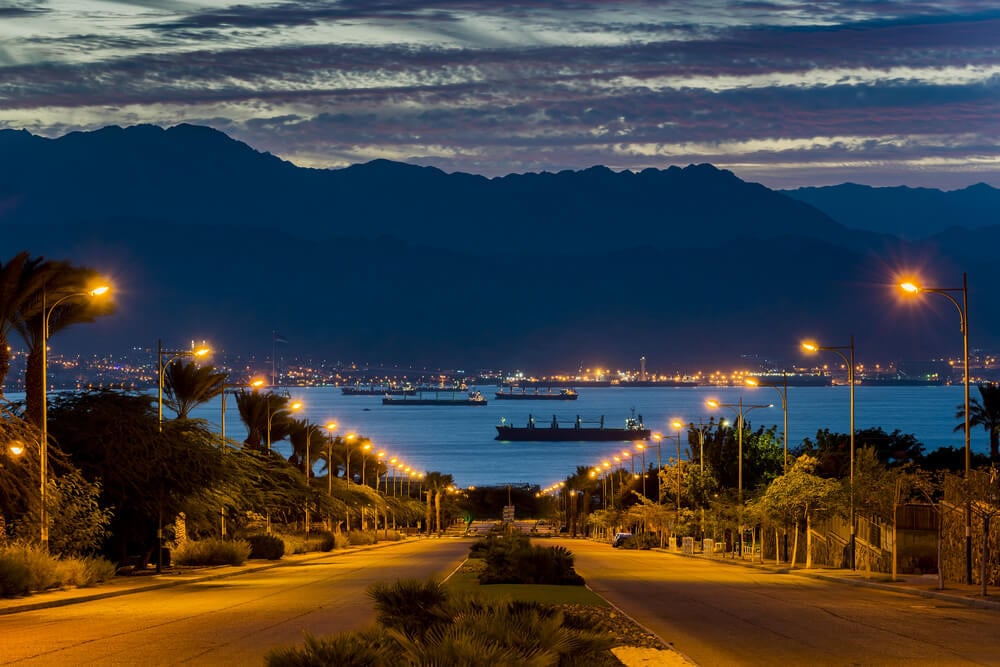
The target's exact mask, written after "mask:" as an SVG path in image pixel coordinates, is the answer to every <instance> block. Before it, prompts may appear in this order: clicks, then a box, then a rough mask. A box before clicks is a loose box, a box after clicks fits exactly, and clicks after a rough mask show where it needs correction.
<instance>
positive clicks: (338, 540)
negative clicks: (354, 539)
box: [333, 533, 351, 549]
mask: <svg viewBox="0 0 1000 667" xmlns="http://www.w3.org/2000/svg"><path fill="white" fill-rule="evenodd" d="M349 546H351V541H350V540H349V539H347V535H344V534H343V533H335V534H334V536H333V548H334V549H346V548H347V547H349Z"/></svg>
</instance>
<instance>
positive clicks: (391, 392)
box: [340, 385, 417, 396]
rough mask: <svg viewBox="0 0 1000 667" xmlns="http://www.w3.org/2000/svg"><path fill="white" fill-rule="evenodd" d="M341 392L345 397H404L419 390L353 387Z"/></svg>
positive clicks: (342, 389)
mask: <svg viewBox="0 0 1000 667" xmlns="http://www.w3.org/2000/svg"><path fill="white" fill-rule="evenodd" d="M340 392H341V393H342V394H343V395H344V396H402V395H404V394H405V395H409V396H412V395H413V394H415V393H417V390H416V389H414V388H413V387H378V386H374V387H372V386H368V387H365V386H360V385H353V386H350V387H341V388H340Z"/></svg>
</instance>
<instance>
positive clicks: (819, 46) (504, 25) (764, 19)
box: [0, 0, 1000, 190]
mask: <svg viewBox="0 0 1000 667" xmlns="http://www.w3.org/2000/svg"><path fill="white" fill-rule="evenodd" d="M139 123H152V124H156V125H161V126H164V127H169V126H172V125H175V124H178V123H194V124H199V125H207V126H210V127H213V128H216V129H218V130H221V131H223V132H225V133H226V134H228V135H229V136H231V137H233V138H235V139H238V140H240V141H244V142H246V143H248V144H249V145H251V146H253V147H254V148H256V149H257V150H261V151H268V152H270V153H273V154H275V155H277V156H279V157H281V158H284V159H286V160H289V161H291V162H293V163H295V164H297V165H300V166H308V167H344V166H347V165H349V164H353V163H359V162H367V161H369V160H373V159H376V158H388V159H392V160H399V161H404V162H409V163H412V164H421V165H430V166H435V167H438V168H440V169H443V170H445V171H447V172H455V171H462V172H468V173H475V174H483V175H486V176H502V175H506V174H509V173H524V172H537V171H560V170H564V169H574V170H576V169H585V168H587V167H590V166H593V165H605V166H607V167H610V168H611V169H614V170H640V169H644V168H648V167H655V168H666V167H667V166H670V165H679V166H685V165H688V164H696V163H704V162H708V163H711V164H714V165H716V166H717V167H720V168H723V169H730V170H732V171H733V172H735V173H736V175H737V176H739V177H740V178H743V179H744V180H749V181H756V182H759V183H763V184H764V185H767V186H769V187H772V188H791V187H799V186H805V185H829V184H836V183H842V182H847V181H850V182H855V183H865V184H869V185H876V186H884V185H910V186H926V187H936V188H941V189H946V190H950V189H956V188H962V187H965V186H968V185H972V184H974V183H978V182H985V183H988V184H991V185H993V186H996V187H1000V8H998V6H997V3H996V2H995V0H992V1H985V0H954V1H934V0H930V1H926V0H904V1H895V0H828V1H825V0H818V1H801V2H796V1H791V0H789V1H785V0H771V1H767V0H759V1H758V0H745V1H743V2H731V1H726V0H656V1H652V2H645V1H641V0H608V1H604V2H598V1H596V0H565V1H564V0H375V1H363V0H341V1H328V0H312V1H309V0H306V1H300V2H259V1H257V0H241V1H239V2H237V3H229V2H225V1H224V0H188V1H165V2H160V1H155V0H147V1H139V2H131V1H127V0H112V1H108V0H52V1H46V0H41V1H39V0H24V1H22V0H0V129H5V128H6V129H26V130H28V131H30V132H32V133H34V134H38V135H41V136H45V137H52V138H54V137H59V136H62V135H64V134H66V133H68V132H72V131H78V130H93V129H97V128H100V127H103V126H105V125H121V126H128V125H135V124H139Z"/></svg>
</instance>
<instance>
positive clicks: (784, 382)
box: [746, 371, 788, 475]
mask: <svg viewBox="0 0 1000 667" xmlns="http://www.w3.org/2000/svg"><path fill="white" fill-rule="evenodd" d="M746 384H747V386H748V387H772V388H773V389H774V390H775V391H777V392H778V394H779V395H780V396H781V414H782V417H783V418H784V429H785V430H784V441H785V464H784V467H783V468H782V470H783V471H784V474H786V475H787V474H788V373H786V372H785V371H781V384H780V385H777V384H773V383H771V382H761V381H760V380H758V379H756V378H747V379H746Z"/></svg>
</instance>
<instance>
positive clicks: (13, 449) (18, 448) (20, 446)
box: [10, 440, 24, 456]
mask: <svg viewBox="0 0 1000 667" xmlns="http://www.w3.org/2000/svg"><path fill="white" fill-rule="evenodd" d="M10 453H11V454H13V455H14V456H20V455H21V454H24V443H23V442H21V441H20V440H14V441H13V442H11V443H10Z"/></svg>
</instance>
